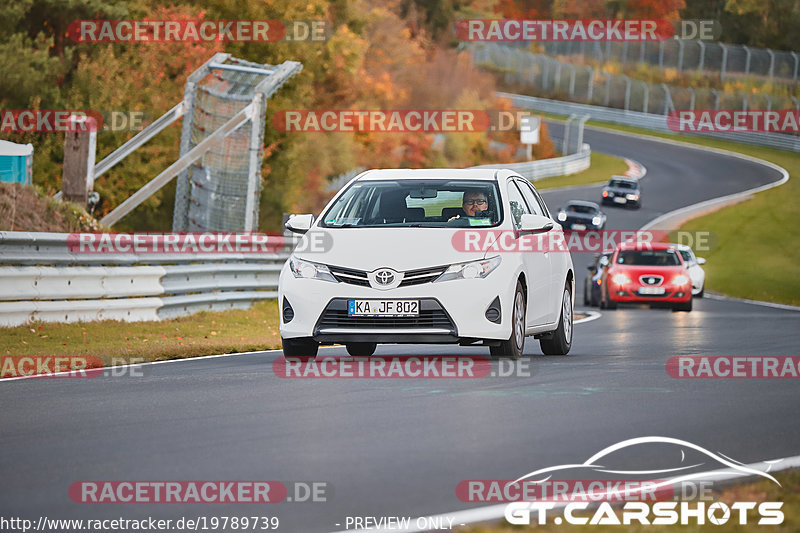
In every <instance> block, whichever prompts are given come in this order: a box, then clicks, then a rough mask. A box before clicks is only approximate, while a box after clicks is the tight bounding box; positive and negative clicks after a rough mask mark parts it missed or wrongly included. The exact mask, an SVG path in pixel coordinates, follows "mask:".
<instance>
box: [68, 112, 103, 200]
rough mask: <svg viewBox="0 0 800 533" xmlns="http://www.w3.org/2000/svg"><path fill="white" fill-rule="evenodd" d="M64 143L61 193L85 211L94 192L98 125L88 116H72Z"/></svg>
mask: <svg viewBox="0 0 800 533" xmlns="http://www.w3.org/2000/svg"><path fill="white" fill-rule="evenodd" d="M69 124H70V128H69V131H67V132H66V134H65V139H64V141H65V142H64V170H63V173H62V177H61V180H62V184H61V190H62V191H63V197H64V199H65V200H67V201H70V202H74V203H76V204H78V205H80V206H81V207H86V204H87V202H88V201H89V193H90V192H92V189H93V188H94V159H95V150H96V146H97V127H98V126H99V124H97V121H96V120H95V119H94V118H92V117H89V116H77V115H70V117H69Z"/></svg>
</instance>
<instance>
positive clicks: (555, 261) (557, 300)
mask: <svg viewBox="0 0 800 533" xmlns="http://www.w3.org/2000/svg"><path fill="white" fill-rule="evenodd" d="M517 184H518V185H519V187H520V189H521V190H522V195H523V196H524V197H525V200H527V201H528V203H529V205H530V206H531V209H532V210H533V212H534V213H536V214H537V215H542V216H546V217H548V218H552V216H551V215H550V212H549V211H548V210H547V206H546V205H545V203H544V200H543V199H542V197H541V196H539V193H538V192H537V191H536V189H534V188H533V187H532V186H531V184H530V183H529V182H528V180H525V179H520V180H518V181H517ZM554 231H558V230H556V229H552V230H550V232H554ZM538 238H539V239H540V240H544V242H549V243H551V244H552V243H555V242H556V240H555V239H554V238H553V235H552V234H549V235H548V234H542V235H539V236H538ZM544 249H545V250H547V249H551V251H550V252H546V253H545V256H547V258H548V259H549V262H550V265H549V267H550V278H549V280H550V283H549V285H548V288H549V291H548V298H549V299H548V301H549V302H550V307H549V308H548V310H547V316H548V317H549V319H548V320H547V322H555V321H557V320H558V318H559V314H560V313H561V294H562V288H563V287H564V282H565V281H566V279H567V270H568V268H569V260H568V259H569V257H568V254H569V251H568V250H567V249H566V248H564V249H563V250H559V249H552V246H551V247H550V248H544Z"/></svg>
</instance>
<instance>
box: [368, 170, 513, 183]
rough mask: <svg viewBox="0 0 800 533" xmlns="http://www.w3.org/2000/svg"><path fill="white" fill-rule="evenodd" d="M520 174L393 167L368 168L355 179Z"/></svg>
mask: <svg viewBox="0 0 800 533" xmlns="http://www.w3.org/2000/svg"><path fill="white" fill-rule="evenodd" d="M517 175H518V174H517V173H515V172H512V171H510V170H508V169H504V168H391V169H388V168H387V169H372V170H367V171H366V172H363V173H361V174H359V175H358V176H356V178H355V180H358V181H361V180H418V179H448V180H455V179H459V180H484V181H497V180H498V179H503V178H506V177H508V176H517Z"/></svg>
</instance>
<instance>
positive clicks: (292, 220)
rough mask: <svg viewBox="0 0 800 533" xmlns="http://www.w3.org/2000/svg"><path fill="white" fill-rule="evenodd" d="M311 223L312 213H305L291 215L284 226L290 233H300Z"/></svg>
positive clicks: (307, 228) (309, 226) (304, 231)
mask: <svg viewBox="0 0 800 533" xmlns="http://www.w3.org/2000/svg"><path fill="white" fill-rule="evenodd" d="M313 223H314V215H312V214H310V213H309V214H305V215H292V216H291V217H289V220H287V221H286V225H285V226H284V227H285V228H286V229H288V230H289V231H291V232H292V233H299V234H301V235H302V234H303V233H306V232H307V231H308V230H309V229H311V224H313Z"/></svg>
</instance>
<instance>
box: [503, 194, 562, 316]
mask: <svg viewBox="0 0 800 533" xmlns="http://www.w3.org/2000/svg"><path fill="white" fill-rule="evenodd" d="M506 186H507V188H506V192H507V194H508V203H509V209H510V212H511V218H512V223H513V224H514V229H515V230H517V231H518V230H519V227H520V220H521V218H522V215H523V214H525V213H533V212H534V211H532V210H531V208H530V206H529V205H528V202H527V201H526V200H525V197H524V196H523V194H522V191H521V190H520V188H519V186H518V185H517V183H516V180H514V179H509V180H508V182H507V184H506ZM540 211H541V209H539V210H537V214H542V213H541V212H540ZM517 231H515V235H516V238H517V240H518V241H517V242H519V238H520V237H522V235H520V234H519V233H518V232H517ZM525 238H526V239H532V241H533V243H534V244H533V246H532V249H533V251H515V252H512V253H515V254H518V255H519V259H520V261H521V263H522V268H523V270H524V271H525V280H526V283H527V285H528V310H527V313H526V314H527V320H526V324H525V326H526V328H529V327H534V326H539V325H542V324H547V323H549V322H552V317H551V310H550V308H551V307H552V306H551V305H550V301H551V300H552V298H551V295H550V279H551V277H552V274H551V272H550V253H549V252H547V251H541V250H546V248H544V245H543V244H540V241H541V239H542V236H541V235H535V236H530V235H528V236H526V237H525Z"/></svg>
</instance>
